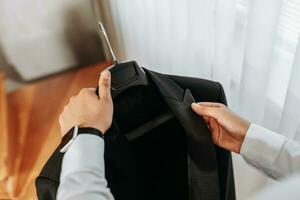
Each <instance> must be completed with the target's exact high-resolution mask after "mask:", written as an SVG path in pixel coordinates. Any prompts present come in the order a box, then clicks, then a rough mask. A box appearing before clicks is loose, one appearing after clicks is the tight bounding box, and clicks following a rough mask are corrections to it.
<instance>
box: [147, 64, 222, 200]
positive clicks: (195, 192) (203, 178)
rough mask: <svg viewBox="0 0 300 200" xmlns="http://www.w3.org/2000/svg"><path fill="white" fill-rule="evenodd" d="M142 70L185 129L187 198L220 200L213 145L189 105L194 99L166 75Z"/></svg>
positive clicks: (205, 127)
mask: <svg viewBox="0 0 300 200" xmlns="http://www.w3.org/2000/svg"><path fill="white" fill-rule="evenodd" d="M144 70H145V71H146V72H147V73H148V75H149V76H150V78H151V79H152V80H153V82H154V83H155V85H156V86H157V88H158V89H159V91H160V93H161V95H162V97H163V98H164V99H165V101H166V103H167V104H168V106H169V108H170V110H171V111H172V112H173V113H174V115H175V116H176V118H177V119H178V120H179V122H180V123H181V125H182V126H183V128H184V129H185V130H186V134H187V148H188V155H187V160H188V179H189V199H190V200H196V199H220V190H219V175H218V166H217V158H216V152H215V148H214V145H213V142H212V139H211V135H210V133H209V130H208V128H207V126H206V124H205V122H204V120H203V118H202V117H200V116H198V115H197V114H195V113H194V112H193V111H192V109H191V104H192V103H193V102H195V100H194V98H193V95H192V93H191V92H190V90H189V89H185V90H184V89H182V88H181V87H179V86H178V85H177V84H176V83H175V82H174V81H173V80H171V79H170V78H169V77H168V76H167V75H164V74H160V73H156V72H153V71H150V70H147V69H144ZM208 197H209V198H208Z"/></svg>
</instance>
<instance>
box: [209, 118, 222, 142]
mask: <svg viewBox="0 0 300 200" xmlns="http://www.w3.org/2000/svg"><path fill="white" fill-rule="evenodd" d="M209 120H210V123H209V124H210V131H211V134H212V140H213V142H214V144H216V145H218V144H219V138H220V129H219V124H218V122H217V121H216V120H215V119H214V118H210V119H209Z"/></svg>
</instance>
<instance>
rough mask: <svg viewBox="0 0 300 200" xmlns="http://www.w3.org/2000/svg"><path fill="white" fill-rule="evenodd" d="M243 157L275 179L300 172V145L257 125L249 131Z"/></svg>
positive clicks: (242, 149)
mask: <svg viewBox="0 0 300 200" xmlns="http://www.w3.org/2000/svg"><path fill="white" fill-rule="evenodd" d="M241 155H242V156H243V157H244V159H245V160H246V162H247V163H248V164H250V165H251V166H253V167H255V168H257V169H258V170H260V171H262V172H263V173H265V174H266V175H268V176H269V177H271V178H273V179H279V178H282V177H286V176H288V175H290V174H292V173H295V172H299V171H300V144H299V143H298V142H296V141H293V140H290V139H288V138H287V137H285V136H283V135H280V134H277V133H275V132H272V131H270V130H268V129H265V128H263V127H260V126H258V125H255V124H251V125H250V127H249V129H248V132H247V134H246V137H245V139H244V142H243V145H242V147H241Z"/></svg>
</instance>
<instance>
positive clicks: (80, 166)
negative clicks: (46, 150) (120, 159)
mask: <svg viewBox="0 0 300 200" xmlns="http://www.w3.org/2000/svg"><path fill="white" fill-rule="evenodd" d="M57 199H58V200H83V199H84V200H113V199H114V198H113V196H112V194H111V192H110V190H109V188H108V187H107V181H106V179H105V173H104V141H103V139H102V138H101V137H99V136H96V135H90V134H81V135H78V136H77V137H76V139H75V141H74V142H73V143H72V145H71V146H70V147H69V149H68V150H67V152H66V153H65V155H64V157H63V162H62V169H61V174H60V184H59V187H58V191H57Z"/></svg>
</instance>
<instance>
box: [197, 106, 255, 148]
mask: <svg viewBox="0 0 300 200" xmlns="http://www.w3.org/2000/svg"><path fill="white" fill-rule="evenodd" d="M192 109H193V110H194V111H195V112H196V113H197V114H199V115H202V116H203V118H204V121H205V122H206V124H207V126H208V128H209V129H210V131H211V134H212V139H213V142H214V143H215V144H216V145H218V146H220V147H222V148H224V149H227V150H229V151H233V152H235V153H240V150H241V146H242V144H243V141H244V138H245V135H246V133H247V130H248V128H249V126H250V122H248V121H247V120H245V119H243V118H241V117H239V116H238V115H236V114H235V113H233V112H232V111H230V110H229V109H228V108H227V107H226V106H225V105H223V104H220V103H210V102H203V103H193V104H192Z"/></svg>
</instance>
